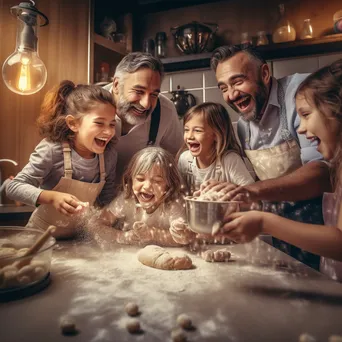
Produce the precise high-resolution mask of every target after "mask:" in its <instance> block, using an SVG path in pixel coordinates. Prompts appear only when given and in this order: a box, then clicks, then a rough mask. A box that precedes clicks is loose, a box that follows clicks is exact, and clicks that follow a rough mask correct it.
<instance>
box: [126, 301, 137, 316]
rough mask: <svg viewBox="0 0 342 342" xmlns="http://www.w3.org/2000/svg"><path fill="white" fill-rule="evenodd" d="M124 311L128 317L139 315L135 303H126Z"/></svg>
mask: <svg viewBox="0 0 342 342" xmlns="http://www.w3.org/2000/svg"><path fill="white" fill-rule="evenodd" d="M125 311H126V312H127V314H128V315H130V316H137V315H138V313H139V306H138V305H137V304H135V303H128V304H127V305H126V306H125Z"/></svg>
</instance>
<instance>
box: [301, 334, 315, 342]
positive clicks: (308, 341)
mask: <svg viewBox="0 0 342 342" xmlns="http://www.w3.org/2000/svg"><path fill="white" fill-rule="evenodd" d="M315 341H316V339H315V338H314V337H313V336H311V335H309V334H307V333H304V334H301V335H300V336H299V340H298V342H315Z"/></svg>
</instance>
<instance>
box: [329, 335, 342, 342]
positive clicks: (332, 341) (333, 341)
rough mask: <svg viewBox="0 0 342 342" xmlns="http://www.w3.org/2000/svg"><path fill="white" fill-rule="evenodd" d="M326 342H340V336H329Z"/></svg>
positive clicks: (341, 339) (341, 341)
mask: <svg viewBox="0 0 342 342" xmlns="http://www.w3.org/2000/svg"><path fill="white" fill-rule="evenodd" d="M328 342H342V336H340V335H331V336H330V337H329V340H328Z"/></svg>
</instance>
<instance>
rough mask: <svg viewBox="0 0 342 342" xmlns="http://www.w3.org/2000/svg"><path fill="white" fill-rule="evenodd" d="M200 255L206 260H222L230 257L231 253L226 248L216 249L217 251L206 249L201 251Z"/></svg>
mask: <svg viewBox="0 0 342 342" xmlns="http://www.w3.org/2000/svg"><path fill="white" fill-rule="evenodd" d="M201 257H202V259H204V260H205V261H207V262H224V261H228V260H229V259H230V257H231V254H230V252H229V251H228V249H227V248H222V249H218V250H217V251H213V250H211V249H208V250H206V251H204V252H201Z"/></svg>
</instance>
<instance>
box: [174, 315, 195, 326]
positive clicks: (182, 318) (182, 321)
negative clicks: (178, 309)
mask: <svg viewBox="0 0 342 342" xmlns="http://www.w3.org/2000/svg"><path fill="white" fill-rule="evenodd" d="M177 324H178V326H180V327H181V328H183V329H191V328H192V321H191V318H190V317H189V316H188V315H186V314H180V315H179V316H178V317H177Z"/></svg>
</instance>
